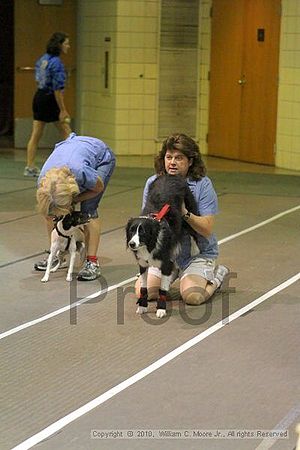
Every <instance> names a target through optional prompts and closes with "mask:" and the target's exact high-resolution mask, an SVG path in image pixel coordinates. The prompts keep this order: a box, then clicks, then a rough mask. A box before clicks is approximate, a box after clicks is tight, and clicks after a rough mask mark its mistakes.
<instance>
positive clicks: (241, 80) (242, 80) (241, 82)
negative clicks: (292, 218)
mask: <svg viewBox="0 0 300 450" xmlns="http://www.w3.org/2000/svg"><path fill="white" fill-rule="evenodd" d="M238 83H239V84H241V85H243V84H246V80H245V78H241V79H240V80H238Z"/></svg>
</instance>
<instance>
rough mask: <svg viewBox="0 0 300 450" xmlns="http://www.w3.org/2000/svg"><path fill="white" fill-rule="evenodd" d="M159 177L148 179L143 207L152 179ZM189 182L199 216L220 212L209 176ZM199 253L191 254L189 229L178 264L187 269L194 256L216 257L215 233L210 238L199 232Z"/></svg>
mask: <svg viewBox="0 0 300 450" xmlns="http://www.w3.org/2000/svg"><path fill="white" fill-rule="evenodd" d="M155 178H157V175H152V176H151V177H150V178H148V180H147V181H146V184H145V188H144V193H143V207H144V205H145V203H146V199H147V195H148V191H149V186H150V184H151V183H152V181H154V180H155ZM186 181H187V184H188V186H189V188H190V190H191V192H192V194H193V195H194V198H195V200H196V204H197V210H198V215H199V216H212V215H215V214H217V213H218V198H217V194H216V191H215V189H214V187H213V184H212V182H211V180H210V178H208V177H203V178H200V180H192V179H190V178H187V180H186ZM198 247H199V249H200V251H199V254H198V255H196V256H193V257H192V256H191V240H190V236H189V234H188V232H187V231H185V232H184V234H183V240H182V242H181V252H180V255H179V256H178V258H177V264H178V265H179V267H180V268H181V269H185V268H186V267H187V266H188V265H189V264H190V262H191V261H192V259H193V258H198V257H203V258H209V259H216V258H217V257H218V254H219V249H218V241H217V238H216V236H215V235H214V234H211V235H210V236H209V237H208V238H206V237H204V236H202V235H201V234H198Z"/></svg>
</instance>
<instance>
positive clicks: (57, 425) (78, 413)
mask: <svg viewBox="0 0 300 450" xmlns="http://www.w3.org/2000/svg"><path fill="white" fill-rule="evenodd" d="M299 279H300V272H298V273H297V274H296V275H294V276H293V277H291V278H289V279H288V280H286V281H285V282H283V283H281V284H279V285H278V286H276V287H275V288H273V289H271V291H269V292H266V293H265V294H264V295H262V296H261V297H258V298H257V299H256V300H254V301H253V302H251V303H249V304H248V305H246V306H244V307H243V308H241V309H239V310H238V311H236V312H235V313H233V314H231V315H230V316H228V317H227V318H226V319H225V320H222V321H220V322H218V323H216V324H215V325H213V326H212V327H210V328H208V329H207V330H205V331H203V332H202V333H200V334H198V335H197V336H195V337H193V338H192V339H190V340H189V341H187V342H185V343H184V344H182V345H180V346H179V347H177V348H176V349H175V350H173V351H171V352H170V353H167V354H166V355H165V356H163V357H162V358H160V359H158V360H157V361H155V362H154V363H152V364H150V366H148V367H145V368H144V369H142V370H141V371H140V372H138V373H136V374H135V375H133V376H131V377H129V378H127V380H124V381H122V382H121V383H119V384H117V385H116V386H114V387H113V388H111V389H109V390H108V391H106V392H104V393H103V394H101V395H99V397H96V398H95V399H94V400H91V401H90V402H88V403H86V404H85V405H83V406H81V407H80V408H78V409H76V410H75V411H73V412H71V413H70V414H67V415H66V416H65V417H62V418H61V419H59V420H58V421H57V422H54V423H52V424H51V425H49V426H48V427H46V428H44V429H43V430H41V431H40V432H39V433H37V434H35V435H34V436H31V437H30V438H28V439H26V440H25V441H23V442H22V443H20V444H19V445H17V446H16V447H14V448H13V449H12V450H27V449H29V448H32V447H33V446H34V445H36V444H38V443H39V442H41V441H43V440H44V439H47V438H49V436H52V435H53V434H54V433H57V432H58V431H59V430H61V429H62V428H64V427H66V426H67V425H69V424H70V423H71V422H74V420H76V419H78V418H79V417H82V416H83V415H84V414H87V413H88V412H90V411H92V410H93V409H95V408H97V407H98V406H100V405H102V404H103V403H104V402H106V401H107V400H109V399H111V398H112V397H114V396H115V395H117V394H119V393H120V392H122V391H124V390H125V389H127V388H128V387H129V386H132V385H133V384H135V383H137V382H138V381H140V380H142V379H143V378H145V377H146V376H147V375H150V374H151V373H153V372H154V371H155V370H157V369H159V368H160V367H162V366H164V365H165V364H167V363H168V362H170V361H172V360H173V359H175V358H176V357H177V356H179V355H181V354H182V353H184V352H185V351H187V350H188V349H190V348H191V347H193V346H194V345H196V344H198V343H199V342H201V341H203V340H204V339H206V338H207V337H208V336H210V335H211V334H213V333H215V332H216V331H218V330H220V329H221V328H223V327H224V326H225V325H227V324H228V323H230V322H233V321H234V320H235V319H237V318H239V317H240V316H242V315H243V314H245V313H246V312H247V311H250V310H251V309H253V308H255V307H256V306H257V305H259V304H260V303H262V302H264V301H265V300H267V299H268V298H270V297H272V296H273V295H275V294H277V293H278V292H280V291H282V290H283V289H286V288H287V287H288V286H290V285H292V284H293V283H295V282H296V281H298V280H299Z"/></svg>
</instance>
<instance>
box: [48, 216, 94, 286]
mask: <svg viewBox="0 0 300 450" xmlns="http://www.w3.org/2000/svg"><path fill="white" fill-rule="evenodd" d="M89 220H90V214H87V213H81V212H79V211H73V212H72V213H71V214H67V215H66V216H61V217H55V218H54V219H53V221H54V223H55V226H54V229H53V230H52V233H51V246H50V255H49V257H48V261H47V268H46V272H45V275H44V276H43V278H42V279H41V281H42V282H43V283H46V282H47V281H48V280H49V276H50V272H56V270H57V269H58V268H59V266H60V258H61V256H62V255H63V254H64V253H65V252H67V251H68V252H69V253H70V263H69V269H68V273H67V278H66V280H67V281H72V273H73V268H74V263H75V258H76V252H77V251H78V252H80V253H81V254H82V253H83V251H84V248H85V243H84V241H85V237H84V230H83V228H82V225H84V224H86V223H88V222H89ZM55 256H57V257H58V263H57V265H56V266H55V267H53V268H52V269H51V265H52V261H53V258H54V257H55Z"/></svg>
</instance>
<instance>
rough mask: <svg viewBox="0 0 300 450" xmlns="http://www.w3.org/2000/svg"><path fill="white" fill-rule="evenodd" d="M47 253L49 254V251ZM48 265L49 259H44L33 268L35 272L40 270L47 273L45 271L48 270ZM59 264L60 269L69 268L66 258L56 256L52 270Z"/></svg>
mask: <svg viewBox="0 0 300 450" xmlns="http://www.w3.org/2000/svg"><path fill="white" fill-rule="evenodd" d="M47 253H49V251H48V252H47ZM47 263H48V257H47V258H44V259H43V260H42V261H39V262H37V263H35V264H34V266H33V267H34V270H39V271H41V272H45V270H46V269H47ZM57 264H59V267H58V268H59V269H65V268H66V267H68V264H67V261H66V258H64V257H61V258H58V257H57V256H55V257H54V258H53V261H52V264H51V269H53V268H54V267H56V266H57Z"/></svg>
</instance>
